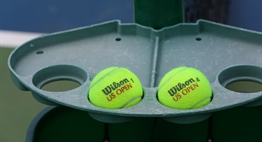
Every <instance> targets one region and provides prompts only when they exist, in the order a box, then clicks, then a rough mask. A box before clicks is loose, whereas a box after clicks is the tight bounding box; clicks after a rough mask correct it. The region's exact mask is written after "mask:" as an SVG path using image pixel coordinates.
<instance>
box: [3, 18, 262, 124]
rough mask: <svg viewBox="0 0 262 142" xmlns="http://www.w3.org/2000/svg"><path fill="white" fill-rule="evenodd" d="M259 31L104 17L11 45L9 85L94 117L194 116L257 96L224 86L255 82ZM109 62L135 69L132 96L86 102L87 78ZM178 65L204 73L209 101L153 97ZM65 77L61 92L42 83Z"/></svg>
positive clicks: (259, 73)
mask: <svg viewBox="0 0 262 142" xmlns="http://www.w3.org/2000/svg"><path fill="white" fill-rule="evenodd" d="M261 39H262V34H261V33H259V32H253V31H248V30H243V29H239V28H235V27H230V26H226V25H222V24H217V23H213V22H209V21H204V20H200V21H198V22H197V23H196V24H187V23H182V24H178V25H174V26H171V27H166V28H163V29H161V30H154V29H152V28H148V27H144V26H141V25H138V24H121V23H120V22H119V21H110V22H106V23H101V24H98V25H93V26H88V27H83V28H78V29H73V30H68V31H64V32H58V33H53V34H48V35H44V36H41V37H39V38H36V39H34V40H31V41H29V42H27V43H25V44H23V45H21V46H20V47H18V48H16V49H15V50H14V51H13V52H12V53H11V55H10V57H9V60H8V66H9V69H10V71H11V76H12V79H13V82H14V83H15V84H16V86H17V87H18V88H19V89H21V90H30V91H32V93H33V96H34V97H35V98H36V100H38V101H39V102H42V103H45V104H49V105H63V106H68V107H71V108H75V109H79V110H84V111H87V112H89V113H90V114H91V116H92V117H93V118H95V119H97V120H98V121H103V122H108V123H119V122H125V121H128V120H130V119H132V118H135V117H162V118H164V119H166V120H168V121H171V122H176V123H194V122H198V121H201V120H204V119H206V118H208V117H209V116H210V115H211V114H212V112H215V111H220V110H224V109H228V108H232V107H236V106H240V105H243V106H244V105H248V106H258V105H261V104H262V102H261V100H262V91H261V90H259V91H257V92H252V93H241V92H235V91H231V90H228V89H226V88H225V87H226V85H227V84H229V83H232V82H234V81H239V80H248V81H253V82H257V83H260V84H261V82H262V60H261V56H262V47H261V45H262V40H261ZM110 66H119V67H126V68H128V69H130V70H131V71H132V72H134V73H135V74H136V75H137V76H138V78H139V79H140V81H141V83H142V85H143V88H144V97H143V100H142V101H141V102H140V103H139V104H137V105H135V106H133V107H129V108H124V109H103V108H99V107H96V106H94V105H92V104H91V103H90V102H89V100H88V99H87V93H88V90H89V85H90V82H91V80H92V78H93V77H94V76H95V75H96V74H97V73H98V72H99V71H101V70H102V69H104V68H107V67H110ZM179 66H189V67H194V68H197V69H199V70H200V71H202V72H203V73H204V74H205V75H206V76H207V78H208V80H209V81H210V83H211V86H212V89H213V99H212V101H211V102H210V103H209V104H208V105H206V106H204V107H201V108H198V109H191V110H178V109H172V108H168V107H165V106H163V105H162V104H160V103H159V102H158V100H157V96H156V94H157V86H158V84H159V82H160V80H161V79H162V77H163V76H164V75H165V74H166V73H167V72H168V71H170V70H171V69H173V68H176V67H179ZM64 79H66V80H73V81H75V82H78V83H80V84H81V86H79V87H77V88H75V89H72V90H68V91H63V92H51V91H45V90H42V89H41V87H42V86H43V85H44V84H48V83H49V82H52V81H55V80H64ZM107 117H108V118H107Z"/></svg>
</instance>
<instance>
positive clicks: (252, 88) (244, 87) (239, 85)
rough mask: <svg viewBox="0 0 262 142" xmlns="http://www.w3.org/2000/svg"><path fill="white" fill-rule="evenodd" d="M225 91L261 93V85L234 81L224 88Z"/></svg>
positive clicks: (247, 81)
mask: <svg viewBox="0 0 262 142" xmlns="http://www.w3.org/2000/svg"><path fill="white" fill-rule="evenodd" d="M225 87H226V88H227V89H229V90H232V91H235V92H242V93H254V92H260V91H262V84H261V83H258V82H254V81H252V80H251V81H249V80H246V81H235V82H232V83H229V84H228V85H227V86H225Z"/></svg>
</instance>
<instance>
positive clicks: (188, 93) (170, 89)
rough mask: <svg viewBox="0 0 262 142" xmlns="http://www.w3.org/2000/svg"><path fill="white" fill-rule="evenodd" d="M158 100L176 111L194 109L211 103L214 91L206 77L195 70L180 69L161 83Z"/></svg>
mask: <svg viewBox="0 0 262 142" xmlns="http://www.w3.org/2000/svg"><path fill="white" fill-rule="evenodd" d="M157 96H158V100H159V102H160V103H161V104H163V105H165V106H167V107H170V108H176V109H193V108H199V107H202V106H205V105H207V104H208V103H209V102H210V101H211V97H212V89H211V86H210V83H209V81H208V79H207V78H206V76H205V75H204V74H203V73H202V72H200V71H199V70H197V69H195V68H190V67H184V66H182V67H178V68H175V69H173V70H171V71H170V72H168V73H167V74H166V75H165V76H164V77H163V79H162V80H161V81H160V84H159V87H158V93H157Z"/></svg>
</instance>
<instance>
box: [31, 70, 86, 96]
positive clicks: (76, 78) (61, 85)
mask: <svg viewBox="0 0 262 142" xmlns="http://www.w3.org/2000/svg"><path fill="white" fill-rule="evenodd" d="M87 78H88V75H87V73H86V72H85V71H84V70H82V69H81V68H78V67H76V66H71V65H57V66H51V67H47V68H44V69H42V70H40V71H38V72H37V73H36V74H35V75H34V77H33V84H34V85H35V86H36V87H37V88H39V89H42V90H45V91H50V92H62V91H68V90H72V89H75V88H77V87H79V86H81V84H83V83H84V82H85V81H86V80H87Z"/></svg>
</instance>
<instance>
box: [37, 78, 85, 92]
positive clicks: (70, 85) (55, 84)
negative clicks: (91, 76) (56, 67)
mask: <svg viewBox="0 0 262 142" xmlns="http://www.w3.org/2000/svg"><path fill="white" fill-rule="evenodd" d="M79 86H81V84H79V83H78V82H76V81H73V80H56V81H52V82H49V83H47V84H45V85H44V86H42V87H41V89H42V90H45V91H49V92H63V91H68V90H72V89H75V88H77V87H79Z"/></svg>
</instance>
